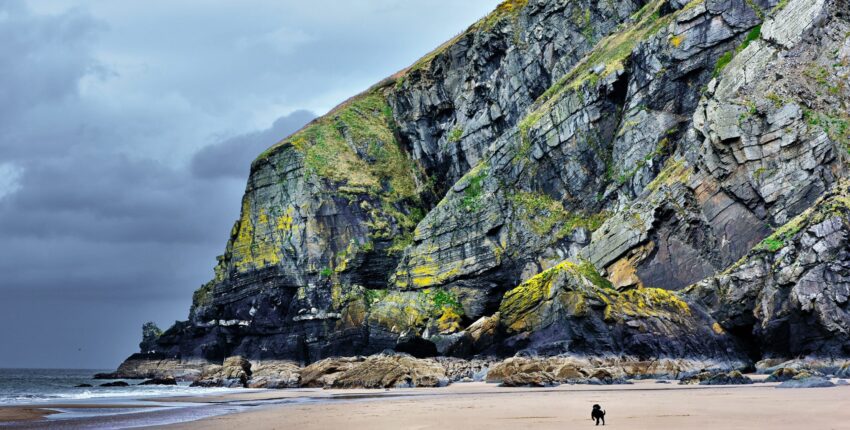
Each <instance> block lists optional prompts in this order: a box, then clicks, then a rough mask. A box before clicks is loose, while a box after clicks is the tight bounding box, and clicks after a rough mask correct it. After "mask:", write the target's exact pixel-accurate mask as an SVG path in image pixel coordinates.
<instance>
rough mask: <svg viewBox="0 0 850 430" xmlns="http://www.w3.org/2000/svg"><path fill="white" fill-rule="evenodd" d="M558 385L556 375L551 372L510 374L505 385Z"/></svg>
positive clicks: (503, 382)
mask: <svg viewBox="0 0 850 430" xmlns="http://www.w3.org/2000/svg"><path fill="white" fill-rule="evenodd" d="M553 385H557V383H556V381H555V377H554V376H553V375H552V374H551V373H549V372H533V373H516V374H513V375H508V376H507V377H506V378H505V379H504V380H503V381H502V384H501V386H503V387H551V386H553Z"/></svg>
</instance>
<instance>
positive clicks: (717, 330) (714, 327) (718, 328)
mask: <svg viewBox="0 0 850 430" xmlns="http://www.w3.org/2000/svg"><path fill="white" fill-rule="evenodd" d="M711 329H712V330H714V332H715V333H717V334H724V333H726V330H723V327H721V326H720V324H718V323H714V324H712V325H711Z"/></svg>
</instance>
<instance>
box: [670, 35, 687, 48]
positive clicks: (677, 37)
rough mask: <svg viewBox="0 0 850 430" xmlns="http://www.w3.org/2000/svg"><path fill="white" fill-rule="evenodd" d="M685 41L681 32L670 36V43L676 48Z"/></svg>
mask: <svg viewBox="0 0 850 430" xmlns="http://www.w3.org/2000/svg"><path fill="white" fill-rule="evenodd" d="M684 41H685V36H684V35H682V34H677V35H675V36H673V37H671V38H670V44H671V45H673V47H674V48H678V47H679V46H681V45H682V42H684Z"/></svg>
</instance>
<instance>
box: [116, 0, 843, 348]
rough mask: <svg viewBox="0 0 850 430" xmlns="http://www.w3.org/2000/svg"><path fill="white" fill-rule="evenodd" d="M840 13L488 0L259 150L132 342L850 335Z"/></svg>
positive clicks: (324, 343)
mask: <svg viewBox="0 0 850 430" xmlns="http://www.w3.org/2000/svg"><path fill="white" fill-rule="evenodd" d="M849 10H850V4H848V2H847V1H846V0H781V1H779V0H693V1H690V2H686V1H683V0H652V1H649V2H643V1H617V0H610V1H605V2H596V1H589V0H571V1H567V0H557V1H556V0H550V1H546V0H508V1H506V2H504V3H502V4H501V5H500V6H499V7H498V8H497V10H496V11H494V12H493V13H492V14H491V15H489V16H487V17H485V18H484V19H482V20H481V21H480V22H478V23H476V24H474V25H473V26H472V27H470V28H469V29H468V30H467V31H466V32H464V33H463V34H461V35H459V36H458V37H456V38H455V39H454V40H452V41H449V42H447V43H446V44H445V45H443V46H441V47H440V48H438V49H437V50H436V51H434V52H432V53H431V54H429V55H428V56H426V57H424V58H423V59H422V60H420V61H419V62H418V63H416V64H415V65H413V66H411V67H410V68H409V69H406V70H404V71H402V72H400V73H398V74H397V75H395V76H393V77H391V78H388V79H387V80H385V81H383V82H381V83H379V84H377V85H376V86H374V87H373V88H371V89H369V90H368V91H366V92H364V93H363V94H360V95H358V96H355V97H354V98H352V99H350V100H348V101H346V102H345V103H343V104H342V105H340V106H339V107H337V108H335V109H334V110H333V111H331V112H329V113H328V114H327V115H325V116H324V117H322V118H319V119H317V120H315V121H314V122H313V123H311V124H309V125H308V126H307V127H305V128H304V129H303V130H301V131H299V132H297V133H296V134H294V135H292V136H289V137H287V138H285V139H283V140H282V141H281V142H280V143H278V144H276V145H274V146H273V147H271V148H269V150H267V151H266V152H265V153H263V154H261V155H260V156H259V157H258V158H257V159H256V161H254V163H253V165H252V170H251V176H250V179H249V181H248V186H247V188H246V192H245V196H244V198H243V202H242V215H241V218H240V219H239V220H238V221H237V222H236V224H235V225H234V227H233V230H232V232H231V238H230V240H229V242H228V244H227V247H226V250H225V253H224V255H222V256H221V257H220V258H219V262H218V265H217V266H216V268H215V277H214V279H213V280H212V281H210V282H209V283H208V284H206V285H204V286H203V287H201V288H200V289H199V290H198V291H197V292H196V293H195V296H194V300H193V305H192V309H191V312H190V317H189V320H188V321H185V322H180V323H177V324H175V325H174V326H173V327H171V328H169V329H168V330H166V331H165V332H164V333H162V334H161V335H159V336H158V337H155V339H154V338H150V336H148V337H146V338H145V342H144V349H145V351H143V353H148V354H152V355H151V359H154V355H155V359H156V360H176V361H177V362H182V363H187V362H192V363H195V362H196V361H198V360H200V361H202V362H209V363H221V362H222V360H223V359H224V358H225V357H228V356H234V355H239V356H243V357H246V358H248V359H250V360H255V361H263V360H266V361H268V360H293V361H296V362H301V363H312V362H315V361H318V360H320V359H323V358H326V357H332V356H354V355H363V354H373V353H377V352H380V351H383V350H385V349H394V350H397V351H401V352H408V353H411V354H414V355H417V356H438V355H451V356H458V357H466V358H469V357H472V356H475V355H497V356H509V355H513V354H516V353H523V354H528V353H530V354H540V355H558V354H573V355H575V354H578V355H585V356H600V355H605V356H617V355H628V356H633V357H636V358H638V359H657V358H689V359H702V360H715V361H725V362H730V363H731V362H735V363H740V362H746V361H748V360H753V361H755V360H758V359H762V358H765V357H791V356H797V355H804V354H812V355H824V356H847V355H850V351H848V350H846V347H845V346H846V345H847V341H848V338H847V337H848V333H850V314H848V311H847V300H848V296H850V262H848V257H847V255H846V254H847V249H848V247H847V231H848V228H850V219H848V210H847V202H848V200H847V199H848V185H847V181H846V180H845V179H844V178H846V176H847V172H848V169H847V162H848V151H850V116H848V108H847V103H848V102H849V101H850V87H849V86H848V76H850V17H848V11H849ZM148 332H150V333H153V331H152V330H149V331H148ZM133 360H144V354H137V355H134V357H133Z"/></svg>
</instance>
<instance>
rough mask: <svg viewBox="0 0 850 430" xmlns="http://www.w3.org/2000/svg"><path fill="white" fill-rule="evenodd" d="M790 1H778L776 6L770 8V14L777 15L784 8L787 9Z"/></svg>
mask: <svg viewBox="0 0 850 430" xmlns="http://www.w3.org/2000/svg"><path fill="white" fill-rule="evenodd" d="M788 1H789V0H779V3H776V6H774V7H773V9H771V10H770V14H771V15H775V14H776V13H777V12H779V11H781V10H782V9H785V6H788Z"/></svg>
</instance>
